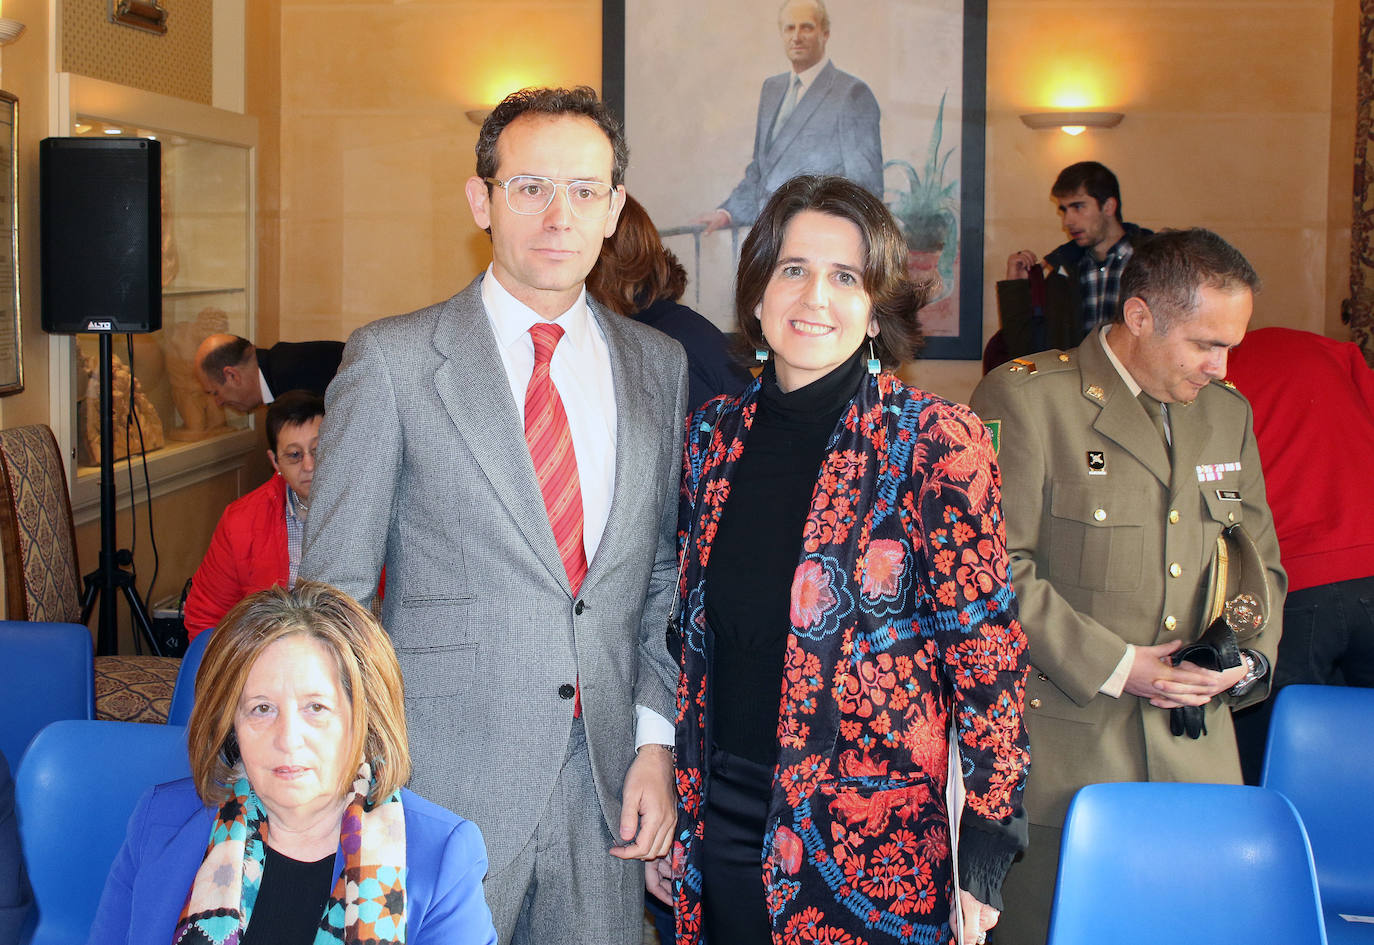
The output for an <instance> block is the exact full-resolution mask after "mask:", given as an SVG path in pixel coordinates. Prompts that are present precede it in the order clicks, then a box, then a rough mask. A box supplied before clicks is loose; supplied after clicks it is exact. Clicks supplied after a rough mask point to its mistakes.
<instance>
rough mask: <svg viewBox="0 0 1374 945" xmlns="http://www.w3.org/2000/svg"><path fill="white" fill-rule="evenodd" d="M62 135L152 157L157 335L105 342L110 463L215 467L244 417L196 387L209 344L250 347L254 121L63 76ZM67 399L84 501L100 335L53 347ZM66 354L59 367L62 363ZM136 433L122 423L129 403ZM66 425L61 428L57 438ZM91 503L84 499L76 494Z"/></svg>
mask: <svg viewBox="0 0 1374 945" xmlns="http://www.w3.org/2000/svg"><path fill="white" fill-rule="evenodd" d="M59 78H60V79H61V80H62V81H61V83H60V85H61V87H62V89H63V90H64V91H65V93H66V94H65V95H62V96H61V101H62V104H63V105H64V106H65V108H64V109H63V111H65V115H64V116H62V117H61V121H62V125H63V128H64V131H62V132H61V133H64V134H67V135H71V136H76V137H94V136H101V137H104V136H122V137H129V136H137V137H147V138H156V139H157V140H158V141H160V142H161V145H162V147H161V151H162V245H161V256H162V259H161V270H162V329H161V330H160V331H156V332H152V333H148V334H134V335H130V336H115V338H114V339H113V342H114V343H113V348H114V354H115V364H114V375H115V379H114V416H115V437H114V439H115V441H116V442H115V443H114V444H113V450H112V452H113V454H114V457H115V459H116V461H119V460H122V459H124V457H125V454H126V450H128V451H131V452H132V453H134V454H135V455H137V454H138V453H139V452H140V443H139V433H140V432H141V434H142V448H143V449H145V450H146V451H147V454H148V457H149V466H150V472H151V473H152V474H153V477H154V479H155V480H157V479H160V478H161V479H166V478H167V477H169V476H170V477H179V478H184V476H185V475H186V474H187V473H188V472H192V471H194V470H196V469H204V470H205V471H206V472H207V473H209V472H211V471H213V470H215V469H217V468H219V466H220V463H221V462H222V460H223V459H224V458H225V457H226V456H227V455H228V454H229V453H240V452H242V451H243V450H244V449H247V448H251V445H252V442H253V434H252V432H251V427H252V418H251V417H249V416H245V415H243V414H238V413H235V412H233V411H226V410H224V409H223V408H220V407H218V406H217V405H216V404H215V403H214V401H213V399H211V398H210V397H209V396H208V395H207V394H206V393H205V392H204V391H203V390H202V389H201V386H200V383H199V381H198V379H197V378H196V376H195V371H194V368H193V359H194V356H195V352H196V349H197V347H198V346H199V345H200V343H201V341H203V340H204V339H205V338H206V337H207V336H208V335H211V334H221V333H228V334H235V335H242V336H244V337H247V338H250V339H251V338H252V337H253V336H254V328H255V322H254V302H255V299H254V274H255V268H256V265H255V264H256V259H255V253H254V239H253V237H254V214H253V204H254V175H255V167H254V159H255V147H256V122H255V121H254V119H251V118H248V117H245V116H243V115H239V114H237V113H233V112H226V111H222V110H220V109H215V108H211V107H208V106H204V105H198V104H195V103H191V102H186V101H182V100H179V99H172V98H169V97H167V96H161V95H156V94H153V93H148V92H142V91H140V90H136V89H130V88H126V87H123V86H116V85H113V84H111V83H106V82H101V81H98V80H94V79H89V78H86V77H83V76H76V75H69V74H63V75H61V76H59ZM53 342H54V344H55V345H56V346H58V347H59V349H61V348H63V347H65V352H63V351H61V350H59V351H57V352H55V356H54V363H55V364H56V365H58V367H59V371H58V374H59V375H60V379H59V380H58V381H57V382H55V383H56V384H60V385H61V386H62V387H63V388H64V389H65V390H64V393H69V396H68V397H67V398H65V399H66V403H65V404H63V405H62V406H61V409H60V411H59V410H57V409H55V412H60V414H61V416H60V417H55V418H54V419H55V420H56V421H57V422H56V423H55V424H54V429H55V431H56V432H58V435H59V441H61V440H62V439H63V438H64V437H63V434H64V433H65V439H66V442H65V443H63V444H62V445H63V446H64V451H65V452H66V453H67V455H68V457H69V462H70V463H71V465H72V467H73V469H74V472H73V484H72V493H73V494H72V499H73V506H74V508H80V507H81V506H83V505H85V504H86V502H87V501H89V500H90V499H91V498H93V497H94V494H95V488H96V481H97V480H98V475H99V462H100V436H99V397H98V371H99V362H98V360H97V357H96V354H97V351H98V348H99V336H98V335H94V334H81V335H76V336H74V337H73V336H60V337H59V336H54V337H53ZM64 354H65V357H63V356H62V355H64ZM131 399H132V403H133V412H134V415H135V416H136V417H137V420H138V423H137V424H136V425H134V426H128V427H127V429H128V435H127V436H126V424H125V422H124V417H125V416H126V414H127V411H128V407H129V403H130V400H131ZM63 426H65V427H66V429H65V430H62V429H61V428H62V427H63ZM88 492H89V493H90V496H87V493H88Z"/></svg>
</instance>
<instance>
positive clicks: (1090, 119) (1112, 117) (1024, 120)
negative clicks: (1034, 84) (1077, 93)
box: [1021, 112, 1126, 135]
mask: <svg viewBox="0 0 1374 945" xmlns="http://www.w3.org/2000/svg"><path fill="white" fill-rule="evenodd" d="M1125 117H1126V116H1125V115H1124V114H1123V113H1121V112H1032V113H1030V114H1029V115H1022V116H1021V124H1023V125H1025V126H1026V127H1027V128H1034V129H1035V130H1036V131H1044V130H1046V129H1049V128H1059V129H1061V130H1062V131H1063V132H1064V133H1065V134H1071V135H1081V134H1082V133H1083V132H1084V131H1086V130H1088V129H1089V128H1115V127H1116V126H1117V125H1119V124H1121V119H1123V118H1125Z"/></svg>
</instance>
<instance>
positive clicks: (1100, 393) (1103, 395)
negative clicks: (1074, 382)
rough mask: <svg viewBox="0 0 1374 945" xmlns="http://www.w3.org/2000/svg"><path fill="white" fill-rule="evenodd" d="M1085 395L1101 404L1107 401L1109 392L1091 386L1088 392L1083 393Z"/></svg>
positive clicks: (1094, 385) (1093, 385)
mask: <svg viewBox="0 0 1374 945" xmlns="http://www.w3.org/2000/svg"><path fill="white" fill-rule="evenodd" d="M1083 393H1085V394H1087V395H1088V396H1089V397H1091V398H1092V399H1093V400H1096V401H1098V402H1099V403H1100V402H1102V401H1104V400H1106V399H1107V392H1106V391H1105V390H1103V389H1102V388H1101V387H1098V386H1097V385H1096V384H1089V385H1088V388H1087V390H1085V391H1083Z"/></svg>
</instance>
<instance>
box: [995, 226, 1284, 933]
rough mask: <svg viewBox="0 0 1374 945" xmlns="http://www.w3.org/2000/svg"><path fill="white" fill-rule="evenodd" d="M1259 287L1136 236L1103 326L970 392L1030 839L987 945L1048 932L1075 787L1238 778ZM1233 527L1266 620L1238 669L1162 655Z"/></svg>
mask: <svg viewBox="0 0 1374 945" xmlns="http://www.w3.org/2000/svg"><path fill="white" fill-rule="evenodd" d="M1258 284H1259V280H1258V277H1257V276H1256V275H1255V272H1254V270H1253V269H1252V268H1251V267H1250V265H1249V263H1248V262H1246V260H1245V258H1244V257H1243V256H1242V255H1241V254H1240V253H1239V252H1237V251H1236V250H1235V249H1234V248H1233V247H1231V246H1230V245H1229V244H1227V243H1226V242H1225V241H1224V240H1222V239H1221V238H1220V237H1218V236H1217V235H1215V234H1214V233H1211V232H1209V231H1207V230H1181V231H1165V232H1164V233H1162V234H1159V235H1157V236H1155V237H1153V238H1152V239H1150V240H1146V241H1143V242H1142V243H1141V244H1140V245H1139V246H1138V247H1137V248H1136V251H1135V255H1134V256H1133V258H1132V259H1131V261H1130V263H1129V264H1128V266H1127V268H1126V270H1125V272H1124V273H1123V276H1122V285H1121V298H1122V299H1124V300H1125V301H1124V302H1123V303H1122V309H1121V311H1120V312H1118V313H1117V314H1116V319H1115V321H1114V322H1113V323H1112V324H1110V325H1107V326H1105V327H1103V328H1101V329H1099V330H1097V331H1094V332H1093V333H1092V334H1091V335H1089V337H1088V338H1087V339H1086V340H1085V341H1084V342H1083V344H1082V345H1081V346H1080V347H1078V348H1076V349H1074V350H1072V351H1067V352H1061V351H1049V352H1045V353H1043V354H1038V355H1034V356H1032V357H1029V358H1024V359H1019V360H1018V361H1015V362H1012V363H1010V364H1006V365H1003V366H1001V367H1000V368H998V369H996V370H995V371H993V372H992V373H991V374H989V375H988V376H987V377H985V378H984V379H983V381H982V383H980V384H979V385H978V389H977V390H975V391H974V393H973V398H972V400H971V404H972V406H973V408H974V410H975V411H977V413H978V415H979V416H980V417H982V418H983V419H984V422H986V423H987V424H988V425H989V427H991V428H992V430H993V435H994V439H995V441H996V442H997V444H998V462H999V464H1000V466H1001V471H1002V483H1003V484H1002V502H1003V508H1004V510H1005V514H1006V520H1007V548H1008V550H1009V551H1010V553H1011V559H1012V583H1013V585H1014V587H1015V588H1016V595H1017V598H1018V600H1019V601H1020V605H1021V623H1022V626H1023V627H1024V628H1025V631H1026V637H1027V639H1028V640H1029V642H1030V661H1031V663H1032V672H1031V676H1030V680H1029V682H1028V684H1027V687H1026V720H1027V726H1028V729H1029V732H1030V739H1031V756H1032V757H1033V758H1034V770H1033V772H1032V773H1031V776H1030V778H1029V779H1028V780H1027V785H1026V795H1025V806H1026V813H1027V815H1028V818H1029V821H1030V824H1031V828H1030V829H1031V834H1030V840H1031V842H1030V848H1029V850H1028V851H1027V853H1026V855H1025V857H1024V858H1023V859H1022V860H1021V861H1019V862H1018V863H1016V864H1015V865H1013V866H1012V868H1011V871H1010V873H1009V874H1008V876H1007V881H1006V885H1005V886H1004V887H1003V891H1002V895H1003V899H1004V902H1005V908H1004V911H1003V917H1002V920H1001V922H1000V923H999V924H998V927H997V931H996V933H995V936H996V942H997V943H998V945H1008V943H1012V945H1017V943H1036V945H1039V943H1041V942H1043V941H1044V940H1045V933H1046V929H1047V928H1048V923H1049V912H1050V901H1051V895H1052V892H1053V888H1054V880H1055V872H1056V868H1057V863H1058V853H1059V837H1060V830H1061V828H1062V826H1063V822H1064V815H1065V811H1066V810H1067V808H1068V804H1069V800H1070V799H1071V798H1072V797H1073V794H1074V792H1075V791H1077V790H1078V788H1080V787H1082V786H1084V785H1085V784H1091V783H1095V782H1102V781H1207V782H1226V783H1235V784H1239V783H1241V772H1240V762H1239V760H1238V757H1237V753H1236V743H1235V733H1234V729H1233V728H1232V725H1231V709H1232V708H1233V707H1238V706H1243V705H1248V704H1250V703H1252V702H1257V701H1259V700H1261V699H1263V698H1264V697H1265V696H1266V695H1267V694H1268V690H1269V675H1270V674H1269V667H1270V665H1272V661H1273V659H1274V654H1275V650H1276V648H1277V645H1278V637H1279V631H1280V626H1279V625H1280V614H1281V612H1282V603H1283V592H1284V590H1285V587H1286V583H1287V582H1286V579H1285V577H1284V573H1283V571H1282V569H1281V568H1280V567H1279V549H1278V542H1277V540H1276V538H1275V534H1274V525H1273V520H1272V518H1271V516H1270V514H1269V508H1268V505H1267V504H1266V502H1265V497H1264V479H1263V477H1262V476H1261V474H1260V464H1259V453H1258V452H1257V450H1256V446H1255V438H1254V434H1253V431H1252V429H1251V415H1250V405H1249V404H1248V403H1247V402H1246V400H1245V398H1244V397H1242V396H1241V395H1240V394H1239V393H1237V392H1236V390H1235V389H1234V388H1233V387H1230V386H1229V385H1226V384H1225V383H1224V382H1223V378H1224V377H1225V376H1226V355H1227V352H1228V351H1229V350H1230V349H1231V348H1232V347H1233V346H1235V345H1236V344H1237V343H1239V342H1240V340H1241V338H1242V337H1243V336H1244V334H1245V329H1246V325H1247V324H1248V323H1249V321H1250V312H1251V307H1252V298H1253V293H1254V291H1255V290H1256V288H1257V287H1258ZM1138 395H1139V396H1138ZM1235 523H1241V524H1242V525H1243V527H1244V530H1245V531H1246V532H1247V533H1248V534H1249V536H1250V537H1251V538H1252V539H1253V540H1254V543H1255V545H1256V547H1257V549H1258V551H1259V555H1260V558H1261V560H1262V561H1263V567H1261V568H1259V569H1258V570H1259V572H1260V573H1259V575H1257V576H1254V579H1255V580H1259V581H1260V582H1261V583H1260V585H1259V586H1260V588H1261V590H1262V589H1263V579H1264V578H1265V577H1266V576H1267V579H1268V581H1269V588H1268V593H1269V598H1270V600H1269V608H1268V609H1269V613H1268V614H1267V615H1266V616H1267V623H1265V624H1264V625H1263V626H1262V627H1261V628H1259V629H1258V630H1251V631H1250V632H1249V633H1248V634H1242V635H1241V646H1242V647H1244V648H1245V649H1244V651H1243V655H1244V659H1243V661H1242V663H1241V665H1240V666H1239V667H1236V668H1233V669H1229V670H1226V671H1223V672H1214V671H1211V670H1206V669H1202V668H1201V667H1199V666H1197V665H1195V664H1194V663H1191V662H1186V661H1185V662H1182V663H1181V664H1179V665H1178V666H1173V665H1172V664H1171V662H1170V656H1171V654H1173V653H1174V652H1175V651H1176V650H1178V649H1179V648H1180V647H1181V646H1183V645H1184V644H1186V643H1191V642H1192V641H1193V640H1195V639H1196V638H1197V637H1198V635H1199V633H1200V631H1201V629H1202V623H1203V612H1204V609H1205V607H1206V601H1205V598H1206V597H1207V592H1208V582H1209V572H1210V568H1211V566H1212V560H1213V557H1214V555H1215V554H1216V546H1217V538H1218V535H1219V534H1220V533H1221V532H1222V530H1223V529H1224V528H1226V527H1227V526H1228V525H1231V524H1235ZM1176 706H1201V707H1203V708H1202V710H1201V712H1202V720H1203V723H1204V725H1205V728H1206V734H1204V735H1201V736H1200V737H1198V738H1196V739H1194V738H1190V737H1188V735H1187V733H1184V734H1182V735H1175V734H1173V732H1172V731H1171V727H1170V710H1171V709H1173V708H1174V707H1176ZM1181 711H1195V710H1181ZM1199 829H1206V828H1205V826H1204V827H1200V828H1199ZM1104 907H1106V908H1109V907H1110V906H1109V905H1106V906H1104ZM1161 908H1167V905H1165V904H1161ZM1223 908H1224V906H1223Z"/></svg>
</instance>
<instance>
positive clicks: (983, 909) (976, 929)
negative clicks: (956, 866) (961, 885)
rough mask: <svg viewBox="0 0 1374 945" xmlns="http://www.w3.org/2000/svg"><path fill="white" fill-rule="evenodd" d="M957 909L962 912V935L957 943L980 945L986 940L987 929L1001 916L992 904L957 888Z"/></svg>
mask: <svg viewBox="0 0 1374 945" xmlns="http://www.w3.org/2000/svg"><path fill="white" fill-rule="evenodd" d="M959 909H960V910H961V911H962V912H963V914H964V936H963V938H961V939H960V940H959V945H981V943H983V942H986V941H987V940H988V929H990V928H992V927H993V926H994V925H996V924H997V920H998V919H999V918H1001V917H1002V913H1000V912H998V911H997V910H996V909H994V908H993V907H992V906H989V905H986V904H984V903H981V902H979V901H978V900H977V899H975V898H974V897H973V893H971V892H967V891H965V890H963V889H961V890H959Z"/></svg>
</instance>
